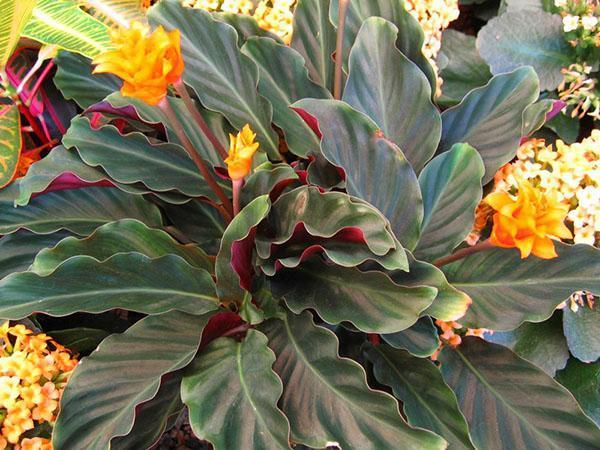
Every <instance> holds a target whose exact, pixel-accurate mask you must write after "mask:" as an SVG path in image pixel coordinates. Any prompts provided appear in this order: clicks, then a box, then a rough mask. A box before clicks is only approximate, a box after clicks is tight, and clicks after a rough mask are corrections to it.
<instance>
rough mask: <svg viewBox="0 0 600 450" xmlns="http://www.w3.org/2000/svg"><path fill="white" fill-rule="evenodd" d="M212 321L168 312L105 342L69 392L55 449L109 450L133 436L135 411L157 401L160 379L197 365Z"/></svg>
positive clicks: (55, 434) (56, 429) (55, 436)
mask: <svg viewBox="0 0 600 450" xmlns="http://www.w3.org/2000/svg"><path fill="white" fill-rule="evenodd" d="M209 318H210V314H207V315H204V316H190V315H188V314H184V313H180V312H169V313H165V314H161V315H158V316H149V317H146V318H144V319H142V320H140V321H139V322H137V323H136V324H135V325H133V326H132V327H131V328H129V329H128V330H127V331H126V332H125V333H123V334H120V335H113V336H110V337H108V338H106V339H105V340H104V341H103V342H102V344H100V346H99V347H98V350H97V351H95V352H94V353H92V354H91V355H90V356H88V357H87V358H84V359H83V360H82V361H81V363H80V364H79V366H78V367H77V369H76V370H75V372H74V374H73V376H72V377H71V379H70V380H69V383H68V385H67V387H66V388H65V391H64V394H63V396H62V400H61V409H60V414H59V416H58V419H57V421H56V425H55V427H54V432H53V444H54V446H55V447H56V448H61V449H65V450H67V449H82V448H89V449H91V448H97V449H106V448H109V446H110V441H111V439H112V438H114V437H116V436H123V435H126V434H127V433H129V432H130V431H131V429H132V427H133V425H134V419H135V412H136V411H135V410H136V407H137V406H138V405H140V404H141V403H143V402H145V401H148V400H150V399H152V398H153V397H155V396H156V394H157V392H158V390H159V387H160V380H161V377H162V376H163V375H165V374H168V373H169V372H173V371H176V370H178V369H181V368H182V367H185V366H186V365H187V364H188V363H189V362H190V361H191V360H192V358H193V357H194V355H195V354H196V352H197V351H198V347H199V345H200V337H201V335H202V330H203V329H204V327H205V325H206V324H207V323H208V320H209Z"/></svg>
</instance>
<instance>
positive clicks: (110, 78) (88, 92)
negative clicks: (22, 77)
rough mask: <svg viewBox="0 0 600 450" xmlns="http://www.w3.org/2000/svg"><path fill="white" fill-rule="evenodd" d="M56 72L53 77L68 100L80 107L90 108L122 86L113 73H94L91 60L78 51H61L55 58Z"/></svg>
mask: <svg viewBox="0 0 600 450" xmlns="http://www.w3.org/2000/svg"><path fill="white" fill-rule="evenodd" d="M54 64H56V67H57V69H56V74H55V75H54V77H53V78H52V80H53V81H54V84H55V85H56V87H57V88H58V89H59V90H60V92H61V93H62V94H63V96H64V97H65V98H66V99H68V100H74V101H75V102H76V103H77V104H78V105H79V106H80V107H82V108H84V109H85V108H89V107H90V106H92V105H93V104H94V103H98V102H100V101H102V100H104V99H105V98H106V97H107V96H109V95H110V94H112V93H113V92H116V91H118V90H119V89H120V88H121V81H119V79H118V78H117V77H116V76H114V75H111V74H107V73H99V74H95V75H92V64H91V61H90V60H89V59H88V58H86V57H84V56H82V55H79V54H77V53H72V52H66V51H63V52H60V53H59V54H58V55H57V56H56V57H55V58H54Z"/></svg>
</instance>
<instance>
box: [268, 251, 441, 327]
mask: <svg viewBox="0 0 600 450" xmlns="http://www.w3.org/2000/svg"><path fill="white" fill-rule="evenodd" d="M271 280H272V289H273V292H274V293H275V295H277V296H280V297H281V298H283V300H285V302H286V304H287V305H288V307H289V308H290V309H291V310H292V311H294V312H296V313H300V312H301V311H303V310H305V309H314V310H316V311H317V312H318V313H319V315H320V316H321V317H322V318H323V320H325V321H326V322H328V323H330V324H339V323H341V322H344V321H348V322H351V323H352V324H353V325H354V326H356V327H357V328H358V329H359V330H361V331H364V332H367V333H395V332H397V331H401V330H405V329H407V328H408V327H410V326H411V325H413V324H414V323H415V322H416V321H417V319H418V318H419V315H420V314H421V312H423V310H425V309H426V308H427V307H428V306H429V305H431V302H432V301H433V299H434V298H435V296H436V293H437V289H435V288H430V287H424V286H421V287H414V288H413V287H405V286H399V285H397V284H395V283H394V282H393V281H392V280H391V279H390V278H389V277H388V276H387V275H386V274H384V273H382V272H361V271H359V270H358V269H356V268H346V267H340V266H333V265H327V264H325V263H320V262H317V261H314V260H313V261H309V262H306V263H303V264H302V265H300V266H299V267H298V269H296V270H289V269H288V270H283V271H281V272H279V273H278V274H277V275H276V276H275V277H274V278H272V279H271Z"/></svg>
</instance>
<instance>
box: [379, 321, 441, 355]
mask: <svg viewBox="0 0 600 450" xmlns="http://www.w3.org/2000/svg"><path fill="white" fill-rule="evenodd" d="M381 337H382V338H383V340H384V341H385V342H387V343H388V344H390V345H391V346H392V347H394V348H399V349H404V350H408V352H409V353H410V354H411V355H415V356H418V357H419V358H427V357H429V356H431V355H433V353H434V352H435V351H436V350H437V349H438V348H439V346H440V340H439V339H438V332H437V328H436V327H435V326H434V325H433V322H432V320H431V318H430V317H422V318H420V319H419V320H418V321H417V323H415V324H414V325H413V326H412V327H410V328H407V329H406V330H404V331H399V332H398V333H392V334H384V335H382V336H381Z"/></svg>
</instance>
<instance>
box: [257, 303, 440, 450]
mask: <svg viewBox="0 0 600 450" xmlns="http://www.w3.org/2000/svg"><path fill="white" fill-rule="evenodd" d="M260 330H261V331H263V332H264V333H265V334H266V335H267V337H268V338H269V346H270V347H271V349H272V350H273V351H274V352H275V355H276V356H277V360H276V361H275V365H274V370H275V372H277V374H278V375H279V377H280V378H281V380H282V381H283V395H282V397H281V400H280V406H281V409H282V410H283V412H284V413H285V415H286V416H287V417H288V418H289V420H290V425H291V429H292V440H293V441H294V442H297V443H300V444H304V445H307V446H310V447H313V448H325V447H327V446H330V445H337V446H339V447H341V448H348V449H350V448H364V447H365V443H369V448H381V449H384V448H397V446H398V443H400V442H401V443H402V448H403V449H406V450H409V449H427V450H431V449H443V448H445V447H446V443H445V442H444V440H443V439H441V438H440V437H438V436H436V435H435V434H433V433H430V432H427V431H425V430H418V429H413V428H411V427H409V426H408V425H407V424H406V422H404V420H403V419H402V417H401V416H400V413H399V411H398V404H397V403H396V401H395V400H394V399H393V398H392V397H391V396H390V395H388V394H385V393H383V392H379V391H374V390H372V389H371V388H369V386H368V385H367V382H366V374H365V371H364V370H363V368H362V367H361V366H360V365H358V364H357V363H356V362H354V361H353V360H351V359H347V358H341V357H340V356H339V355H338V341H337V338H336V337H335V334H333V333H332V332H331V331H329V330H327V329H325V328H322V327H318V326H315V324H314V323H313V320H312V315H311V314H310V313H309V312H304V313H302V314H301V315H300V316H295V315H293V314H288V315H287V316H284V317H283V319H282V320H279V319H272V320H269V321H268V322H265V323H264V324H261V325H260Z"/></svg>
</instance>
